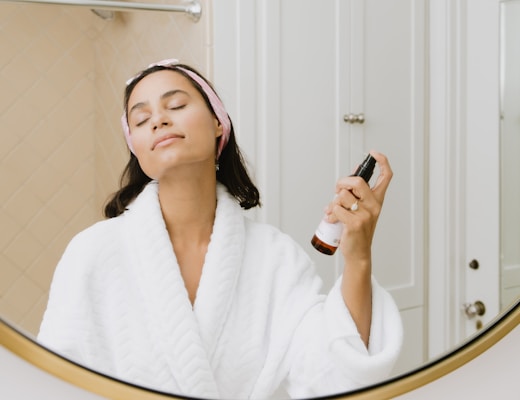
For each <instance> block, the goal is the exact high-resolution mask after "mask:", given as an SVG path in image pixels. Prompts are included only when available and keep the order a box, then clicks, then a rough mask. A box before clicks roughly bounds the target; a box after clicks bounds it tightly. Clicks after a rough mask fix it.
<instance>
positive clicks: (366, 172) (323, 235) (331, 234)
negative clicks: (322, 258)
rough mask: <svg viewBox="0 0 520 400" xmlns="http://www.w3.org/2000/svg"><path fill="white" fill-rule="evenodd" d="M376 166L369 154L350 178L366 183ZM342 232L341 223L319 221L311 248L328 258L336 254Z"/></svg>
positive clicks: (374, 160)
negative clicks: (357, 178)
mask: <svg viewBox="0 0 520 400" xmlns="http://www.w3.org/2000/svg"><path fill="white" fill-rule="evenodd" d="M375 165H376V159H375V158H374V157H372V156H371V155H370V154H369V155H368V156H367V157H366V158H365V160H363V162H362V163H361V164H360V165H359V167H358V168H357V169H356V172H354V174H353V175H352V176H360V177H362V178H363V179H364V180H365V182H366V183H368V182H369V181H370V178H371V177H372V174H373V173H374V167H375ZM342 232H343V223H342V222H339V221H338V222H336V223H334V224H331V223H330V222H327V221H326V220H325V218H324V219H322V220H321V222H320V224H319V225H318V228H317V229H316V232H315V233H314V236H313V237H312V239H311V244H312V246H313V247H314V248H315V249H316V250H318V251H319V252H321V253H323V254H327V255H329V256H331V255H333V254H334V253H335V252H336V249H337V248H338V246H339V240H340V238H341V233H342Z"/></svg>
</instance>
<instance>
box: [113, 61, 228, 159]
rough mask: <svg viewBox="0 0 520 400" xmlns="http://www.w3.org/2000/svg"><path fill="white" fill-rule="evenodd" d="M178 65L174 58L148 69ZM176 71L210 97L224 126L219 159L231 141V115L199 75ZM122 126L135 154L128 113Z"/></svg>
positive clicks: (122, 120)
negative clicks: (187, 77)
mask: <svg viewBox="0 0 520 400" xmlns="http://www.w3.org/2000/svg"><path fill="white" fill-rule="evenodd" d="M177 64H179V60H176V59H174V58H170V59H167V60H162V61H159V62H157V63H153V64H150V65H149V66H148V67H147V68H146V69H148V68H151V67H155V66H162V67H174V66H176V65H177ZM176 69H178V70H181V71H182V72H184V73H186V74H187V75H188V76H189V77H190V78H191V79H193V80H194V81H195V82H197V83H198V84H199V85H200V87H201V88H202V90H203V91H204V93H206V96H208V99H209V103H210V104H211V108H213V112H214V113H215V115H216V116H217V119H218V120H219V122H220V124H221V125H222V137H221V138H220V142H219V146H218V152H217V158H219V157H220V154H221V153H222V150H223V149H224V147H225V146H226V144H227V142H228V141H229V135H230V133H231V120H230V119H229V115H228V113H227V111H226V109H225V108H224V104H222V101H221V100H220V98H219V97H218V96H217V94H216V93H215V91H214V90H213V89H212V88H211V86H210V85H209V84H208V83H207V82H206V81H205V80H204V79H203V78H202V77H201V76H199V75H197V74H196V73H195V72H193V71H191V70H189V69H186V68H183V67H176ZM140 75H141V73H139V74H137V75H136V76H134V77H132V78H130V79H129V80H127V81H126V85H127V86H128V85H129V84H130V83H132V82H133V81H134V80H135V79H137V78H138V77H139V76H140ZM121 125H122V127H123V132H124V134H125V139H126V143H127V144H128V148H129V149H130V151H131V152H132V153H134V154H135V152H134V147H133V146H132V141H131V140H130V127H129V126H128V120H127V118H126V111H125V112H124V113H123V115H122V116H121Z"/></svg>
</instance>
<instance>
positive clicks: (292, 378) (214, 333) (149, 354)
mask: <svg viewBox="0 0 520 400" xmlns="http://www.w3.org/2000/svg"><path fill="white" fill-rule="evenodd" d="M157 189H158V184H157V183H156V182H153V181H152V182H151V183H150V184H148V185H147V186H146V187H145V189H144V190H143V192H142V193H141V194H140V195H139V196H138V197H137V198H136V199H135V201H134V202H133V203H132V204H131V205H130V206H129V208H128V210H127V211H126V212H125V213H124V214H122V215H121V216H119V217H117V218H112V219H108V220H105V221H102V222H98V223H97V224H95V225H93V226H91V227H90V228H88V229H86V230H84V231H83V232H81V233H79V234H78V235H77V236H76V237H75V238H74V239H73V240H72V241H71V242H70V244H69V246H68V247H67V249H66V251H65V253H64V254H63V257H62V259H61V260H60V262H59V264H58V266H57V269H56V272H55V275H54V279H53V282H52V286H51V291H50V297H49V303H48V306H47V310H46V312H45V315H44V319H43V322H42V325H41V329H40V333H39V335H38V340H39V341H40V342H41V343H42V344H44V345H46V346H48V347H49V348H50V349H53V350H54V351H56V352H58V353H61V354H64V355H65V356H67V357H69V358H71V359H72V360H74V361H77V362H79V363H81V364H83V365H85V366H87V367H90V368H93V369H95V370H98V371H100V372H102V373H105V374H108V375H111V376H114V377H117V378H119V379H122V380H125V381H129V382H132V383H134V384H138V385H141V386H145V387H149V388H153V389H156V390H159V391H164V392H170V393H176V394H181V395H186V396H192V397H202V398H225V399H246V398H255V399H259V398H268V397H269V396H270V395H271V394H272V393H273V392H275V391H276V390H277V388H278V387H279V386H280V385H283V387H284V388H285V390H286V391H287V393H289V395H290V396H291V397H299V398H302V397H313V396H319V395H327V394H332V393H339V392H344V391H347V390H351V389H354V388H357V387H359V386H364V385H367V384H370V383H373V382H375V381H379V380H381V379H384V378H385V377H387V376H388V374H389V373H390V371H391V369H392V366H393V364H394V362H395V360H396V358H397V356H398V354H399V350H400V346H401V341H402V327H401V320H400V316H399V312H398V310H397V308H396V306H395V303H394V301H393V300H392V298H391V297H390V295H389V294H388V293H387V292H386V291H385V290H384V289H382V288H381V287H380V286H379V285H378V284H377V282H376V281H375V280H374V279H373V280H372V289H373V298H372V307H373V310H372V325H371V333H370V344H369V348H368V349H366V347H365V346H364V344H363V342H362V340H361V338H360V335H359V333H358V331H357V329H356V326H355V324H354V322H353V320H352V318H351V316H350V314H349V312H348V309H347V308H346V306H345V304H344V302H343V299H342V296H341V293H340V290H339V282H340V280H341V278H340V279H339V280H338V282H336V285H335V286H334V287H333V289H332V290H331V291H330V293H329V294H328V295H324V294H320V287H321V280H320V278H319V277H318V276H317V275H316V272H315V269H314V267H313V264H312V262H311V260H310V258H309V257H308V255H307V254H306V253H305V252H304V251H303V250H302V249H301V247H300V246H299V245H297V244H296V243H295V242H294V241H293V240H292V239H291V238H290V237H288V236H287V235H285V234H283V233H281V232H280V231H279V230H277V229H276V228H274V227H272V226H269V225H266V224H262V223H257V222H254V221H251V220H250V219H248V218H246V217H244V215H243V213H242V210H241V208H240V206H239V205H238V204H237V202H236V200H235V199H234V198H232V197H231V196H230V195H229V194H228V193H227V191H226V189H225V188H224V187H223V186H222V185H220V184H219V185H218V193H217V197H218V205H217V211H216V217H215V224H214V227H213V233H212V235H211V241H210V244H209V246H208V251H207V254H206V258H205V261H204V267H203V270H202V276H201V279H200V284H199V288H198V290H197V296H196V300H195V304H194V305H193V307H192V304H191V303H190V301H189V298H188V294H187V291H186V288H185V286H184V282H183V279H182V276H181V274H180V271H179V266H178V264H177V261H176V257H175V254H174V251H173V247H172V245H171V242H170V239H169V236H168V233H167V231H166V227H165V223H164V221H163V218H162V214H161V209H160V205H159V200H158V194H157Z"/></svg>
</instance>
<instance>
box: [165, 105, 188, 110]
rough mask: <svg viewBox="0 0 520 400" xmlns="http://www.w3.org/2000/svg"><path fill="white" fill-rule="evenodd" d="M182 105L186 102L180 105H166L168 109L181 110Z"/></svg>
mask: <svg viewBox="0 0 520 400" xmlns="http://www.w3.org/2000/svg"><path fill="white" fill-rule="evenodd" d="M184 107H186V104H182V105H180V106H170V107H168V109H169V110H181V109H183V108H184Z"/></svg>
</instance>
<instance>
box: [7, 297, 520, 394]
mask: <svg viewBox="0 0 520 400" xmlns="http://www.w3.org/2000/svg"><path fill="white" fill-rule="evenodd" d="M519 323H520V297H519V298H517V300H516V301H515V302H514V303H513V304H512V305H511V306H510V307H509V308H508V309H507V310H505V311H504V312H503V313H502V314H501V315H499V316H498V317H497V318H496V319H495V320H494V321H492V322H491V323H490V324H489V325H487V326H486V327H485V328H484V329H483V330H482V331H481V332H479V334H477V335H475V336H474V337H472V338H470V339H468V340H467V341H465V342H464V343H463V344H461V345H460V346H459V347H457V348H456V349H454V350H453V351H451V352H450V353H448V354H446V355H444V356H442V357H439V358H438V359H436V360H433V361H431V362H429V363H427V364H425V365H424V366H422V367H420V368H418V369H416V370H413V371H410V372H409V373H406V374H404V375H401V376H397V377H395V378H392V379H390V380H388V381H385V382H381V383H379V384H377V385H374V386H369V387H366V388H362V389H359V390H356V391H354V392H350V393H345V394H338V395H337V396H334V398H337V399H356V400H365V399H374V398H378V399H388V398H393V397H395V396H399V395H402V394H404V393H407V392H410V391H412V390H414V389H417V388H419V387H421V386H424V385H426V384H428V383H430V382H432V381H434V380H436V379H438V378H440V377H442V376H444V375H446V374H448V373H450V372H452V371H454V370H455V369H457V368H459V367H461V366H463V365H464V364H466V363H467V362H469V361H471V360H473V359H474V358H476V357H477V356H479V355H480V354H482V353H483V352H485V351H486V350H488V349H489V348H490V347H491V346H493V345H494V344H495V343H497V342H498V341H499V340H500V339H502V338H503V337H504V336H506V335H507V334H508V333H509V332H510V331H512V330H513V328H515V327H516V326H517V325H518V324H519ZM0 345H2V346H4V347H5V348H6V349H7V350H9V351H11V352H12V353H14V354H16V355H18V356H19V357H21V358H22V359H24V360H26V361H28V362H30V363H31V364H33V365H34V366H36V367H38V368H40V369H42V370H44V371H46V372H48V373H50V374H52V375H54V376H56V377H58V378H60V379H62V380H64V381H67V382H69V383H72V384H73V385H76V386H78V387H80V388H83V389H85V390H87V391H89V392H92V393H94V394H98V395H100V396H103V397H106V398H109V399H113V400H126V399H129V398H132V399H133V398H139V399H143V400H148V399H150V400H159V399H179V398H180V397H177V396H175V395H168V394H165V393H160V392H156V391H153V390H148V389H145V388H143V387H139V386H136V385H132V384H130V383H126V382H123V381H120V380H117V379H114V378H110V377H108V376H106V375H103V374H100V373H97V372H95V371H93V370H90V369H87V368H84V367H82V366H80V365H78V364H76V363H74V362H72V361H69V360H67V359H65V358H63V357H61V356H59V355H57V354H55V353H53V352H51V351H49V350H47V349H46V348H44V347H42V346H40V345H39V344H38V343H37V342H36V341H34V340H33V339H31V338H29V337H28V336H27V335H25V334H23V333H21V332H20V331H18V330H17V329H15V328H14V327H12V326H11V325H9V324H8V323H7V322H5V321H4V320H2V319H0Z"/></svg>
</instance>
